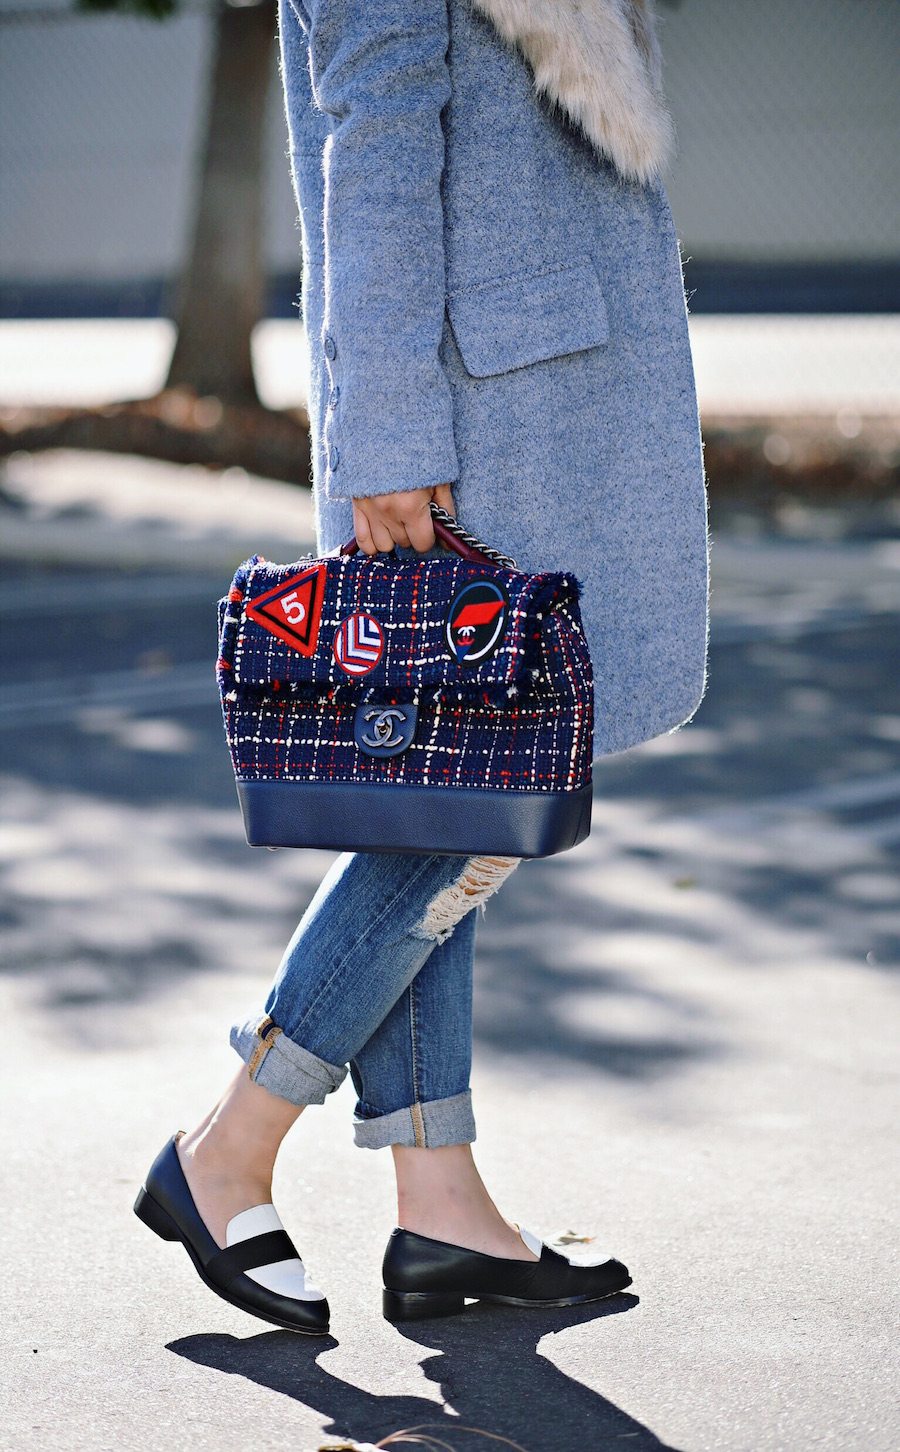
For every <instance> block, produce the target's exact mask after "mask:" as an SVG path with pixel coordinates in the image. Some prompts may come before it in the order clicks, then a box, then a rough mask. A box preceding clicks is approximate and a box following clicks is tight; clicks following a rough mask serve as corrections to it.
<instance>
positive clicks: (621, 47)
mask: <svg viewBox="0 0 900 1452" xmlns="http://www.w3.org/2000/svg"><path fill="white" fill-rule="evenodd" d="M472 4H473V5H474V7H475V9H476V10H480V11H481V12H482V14H483V15H485V16H487V17H488V19H489V20H491V21H493V23H494V25H495V27H496V29H497V30H498V31H499V33H500V35H501V36H502V37H503V38H504V40H506V41H508V42H510V43H511V44H512V45H515V46H518V48H519V49H520V50H521V52H522V53H523V55H524V56H525V58H526V60H527V61H528V63H529V65H530V66H531V69H532V71H533V73H534V84H535V88H536V90H537V91H538V92H540V93H542V94H544V95H545V96H546V97H547V98H548V100H549V101H550V102H551V103H552V104H553V105H554V106H556V107H558V108H559V110H561V111H562V112H564V113H565V115H566V116H567V117H568V119H569V120H570V121H572V122H574V123H575V124H576V125H577V126H579V127H580V128H581V130H582V131H583V132H584V133H585V135H586V136H587V137H588V138H589V140H590V141H592V142H593V144H594V145H595V146H596V147H597V149H598V150H599V151H601V152H603V154H604V155H605V156H607V157H608V158H609V159H610V160H611V161H612V162H613V163H614V164H615V166H616V167H617V168H618V170H619V171H620V172H621V173H622V175H623V176H625V177H627V178H629V179H630V180H634V181H639V182H649V181H651V180H653V179H655V178H656V177H658V176H659V174H660V172H661V171H662V170H663V168H664V167H665V166H666V165H667V164H668V162H669V161H670V160H671V157H672V154H673V152H674V147H675V132H674V127H673V124H672V118H671V115H670V114H669V111H668V108H667V106H666V101H665V98H664V96H663V91H662V60H661V56H660V50H659V42H658V40H657V36H656V27H655V17H654V14H653V10H652V0H472Z"/></svg>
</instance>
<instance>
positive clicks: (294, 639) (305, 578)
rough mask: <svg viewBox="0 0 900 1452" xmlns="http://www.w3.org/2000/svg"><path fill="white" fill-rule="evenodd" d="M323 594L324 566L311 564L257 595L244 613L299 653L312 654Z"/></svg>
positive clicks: (317, 631)
mask: <svg viewBox="0 0 900 1452" xmlns="http://www.w3.org/2000/svg"><path fill="white" fill-rule="evenodd" d="M324 595H325V566H324V565H313V566H312V567H311V568H310V569H308V570H304V571H303V572H302V573H301V574H299V575H292V576H291V578H290V579H289V580H283V581H282V582H281V584H280V585H277V586H276V587H275V589H274V590H269V591H268V592H267V593H266V594H265V595H258V596H257V597H256V599H255V600H251V601H250V603H249V604H248V605H247V607H246V610H245V612H244V613H245V614H246V616H247V619H248V620H253V621H255V622H256V624H257V625H261V626H262V627H263V629H264V630H268V631H269V632H270V633H271V634H272V635H277V636H278V639H279V640H283V641H284V643H285V645H289V646H290V647H291V648H292V650H296V651H299V653H300V655H315V653H316V639H317V636H318V633H319V621H320V620H321V618H322V600H323V598H324Z"/></svg>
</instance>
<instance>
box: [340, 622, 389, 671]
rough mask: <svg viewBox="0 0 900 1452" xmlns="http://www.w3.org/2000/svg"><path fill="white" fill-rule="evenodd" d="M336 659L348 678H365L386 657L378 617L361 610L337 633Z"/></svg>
mask: <svg viewBox="0 0 900 1452" xmlns="http://www.w3.org/2000/svg"><path fill="white" fill-rule="evenodd" d="M333 650H334V658H335V660H336V661H337V663H338V665H339V666H340V668H341V670H342V671H346V672H347V675H348V676H365V675H368V673H369V671H373V670H374V669H375V667H376V666H377V664H378V662H379V661H380V660H381V657H382V656H383V655H384V631H383V630H382V628H381V626H380V625H379V623H378V621H377V620H376V619H375V616H374V615H367V614H366V612H365V611H364V610H357V611H356V612H355V614H353V615H348V616H347V619H346V620H342V621H341V623H340V625H339V626H338V628H337V630H336V631H335V633H334V646H333Z"/></svg>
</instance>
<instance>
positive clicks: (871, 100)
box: [0, 0, 900, 413]
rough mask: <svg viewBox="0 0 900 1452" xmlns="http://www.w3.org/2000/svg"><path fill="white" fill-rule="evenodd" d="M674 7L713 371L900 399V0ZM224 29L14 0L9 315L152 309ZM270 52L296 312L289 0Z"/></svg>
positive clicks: (7, 102)
mask: <svg viewBox="0 0 900 1452" xmlns="http://www.w3.org/2000/svg"><path fill="white" fill-rule="evenodd" d="M657 9H658V13H659V27H660V33H661V38H662V44H663V50H664V56H665V77H666V89H667V93H668V96H669V99H670V103H671V105H672V110H673V114H674V116H675V122H676V127H677V132H678V143H679V148H678V157H677V162H676V165H675V168H674V171H673V173H672V176H671V180H670V182H669V193H670V197H671V200H672V206H673V211H674V213H675V219H676V224H677V228H678V233H679V236H680V238H681V242H682V249H683V252H684V255H685V258H686V276H687V282H688V289H689V300H690V307H691V312H692V321H693V326H694V328H695V333H696V337H697V345H698V368H699V369H700V371H701V373H705V374H706V375H707V377H708V386H709V387H710V388H712V389H713V390H715V386H716V385H717V383H718V384H720V385H721V381H722V380H723V379H727V380H730V381H729V383H728V389H727V392H728V397H729V399H730V400H731V402H732V404H733V402H734V400H735V399H736V398H739V397H740V395H741V389H742V383H741V369H742V367H743V368H744V370H745V382H746V387H745V390H744V392H745V397H746V407H747V408H748V409H749V408H756V407H772V406H777V399H778V397H779V396H781V394H782V392H783V390H784V389H786V390H787V394H790V390H791V387H793V388H794V391H795V397H794V403H795V405H796V406H797V407H804V406H815V401H816V399H818V400H819V405H820V406H821V407H823V408H831V407H833V406H846V407H849V408H851V409H858V410H860V411H863V412H866V411H874V412H881V413H884V412H886V411H889V410H890V408H891V407H892V406H895V404H896V393H895V389H896V385H897V379H898V377H900V211H898V197H900V145H898V102H897V99H896V95H897V88H896V85H895V84H894V82H895V75H894V71H895V66H896V55H897V52H898V44H897V43H898V41H900V5H898V4H897V3H896V0H794V3H792V4H791V5H790V6H785V5H783V4H782V3H781V0H756V3H754V5H752V6H748V5H746V3H743V0H680V3H666V0H659V3H658V6H657ZM213 31H214V24H213V11H212V8H211V5H209V4H204V3H196V0H192V3H190V4H188V5H183V6H182V7H181V8H180V9H179V11H178V13H177V15H176V16H175V17H173V18H172V19H170V20H166V21H163V22H157V21H152V20H143V19H138V18H136V17H134V16H127V15H117V14H107V15H96V14H94V15H85V14H82V13H80V12H76V11H74V10H73V9H72V8H70V7H69V6H68V5H66V4H64V3H59V4H56V5H48V4H47V0H39V3H34V4H32V5H28V4H26V5H23V4H21V3H18V4H17V5H16V6H15V7H10V6H7V7H4V6H3V5H2V4H0V204H2V213H3V227H2V241H0V316H4V317H6V318H11V317H12V318H15V317H19V318H24V317H59V316H67V315H68V316H110V315H112V316H120V317H129V316H154V315H157V314H158V313H159V311H160V309H161V308H162V306H163V300H164V298H165V297H166V282H167V280H168V279H170V278H172V277H173V276H175V275H177V271H178V268H179V264H180V260H181V258H182V255H183V252H184V249H185V245H186V236H187V228H188V225H189V219H190V208H191V200H192V196H193V191H194V187H195V180H196V168H197V163H198V151H199V146H200V141H201V138H202V121H203V111H204V105H205V97H206V83H207V71H208V63H209V54H210V45H211V41H212V38H213ZM272 51H273V59H272V84H271V86H270V91H269V98H268V115H267V146H266V169H267V171H266V185H267V214H266V221H265V237H266V256H267V263H268V269H269V272H270V276H271V279H272V292H271V297H272V308H271V310H272V312H273V313H274V314H275V315H280V316H283V317H288V316H296V307H295V303H296V293H297V287H298V281H299V279H298V268H299V230H298V224H297V220H296V216H295V206H294V199H293V196H292V194H291V189H290V180H289V172H288V164H287V160H286V154H285V153H286V146H287V141H286V132H285V124H284V117H283V114H282V100H281V93H280V87H279V83H278V76H277V66H276V46H275V35H274V18H273V42H272ZM707 314H718V315H719V316H717V317H715V318H707V316H706V315H707ZM750 314H757V315H760V314H761V315H773V314H774V315H777V316H776V317H774V318H773V317H772V316H762V317H760V316H757V317H751V316H749V315H750ZM810 314H812V315H815V316H814V317H810V316H809V315H810ZM861 315H864V316H861ZM810 370H812V373H811V372H810ZM816 373H817V379H816V378H815V377H813V375H814V374H816ZM801 375H804V376H805V378H806V381H807V383H808V385H809V386H808V388H807V395H808V396H806V395H804V394H803V386H802V384H803V377H801ZM798 389H799V394H797V390H798ZM720 391H721V389H720ZM785 396H786V395H785ZM798 399H799V402H798ZM717 406H718V405H717Z"/></svg>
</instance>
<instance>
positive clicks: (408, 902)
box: [230, 852, 478, 1149]
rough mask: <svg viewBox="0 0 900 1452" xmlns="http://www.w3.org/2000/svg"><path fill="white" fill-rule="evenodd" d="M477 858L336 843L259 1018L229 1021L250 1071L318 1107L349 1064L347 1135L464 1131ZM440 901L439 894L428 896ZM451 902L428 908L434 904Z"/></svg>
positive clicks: (379, 1138)
mask: <svg viewBox="0 0 900 1452" xmlns="http://www.w3.org/2000/svg"><path fill="white" fill-rule="evenodd" d="M477 861H478V859H473V858H465V857H447V856H438V855H432V856H421V855H416V854H407V853H370V852H357V853H343V854H342V855H341V856H340V857H338V858H337V859H336V860H335V862H334V863H333V864H332V866H331V868H330V869H329V871H328V872H327V873H326V875H325V877H324V878H323V880H322V882H321V884H320V886H319V888H318V890H317V892H316V894H315V896H314V898H313V900H312V902H311V903H310V905H309V907H308V908H307V910H306V912H305V913H304V915H303V917H302V919H301V921H300V923H299V925H298V927H297V929H296V932H295V933H294V935H293V937H292V939H291V941H290V943H289V944H288V946H287V948H286V950H285V953H284V956H283V958H282V961H281V964H280V967H279V969H278V972H277V974H276V977H275V981H274V983H273V984H272V987H271V989H270V991H269V995H268V997H267V998H266V1001H265V1010H264V1012H263V1013H262V1014H259V1013H257V1014H255V1015H254V1016H253V1017H251V1018H249V1019H248V1020H246V1021H245V1022H243V1023H235V1024H233V1025H232V1027H231V1034H230V1042H231V1044H232V1047H233V1048H234V1049H236V1051H237V1052H238V1054H239V1055H240V1056H241V1058H243V1059H244V1061H245V1062H246V1063H247V1066H248V1072H249V1074H250V1077H251V1078H252V1079H253V1080H254V1081H255V1082H256V1083H259V1084H261V1085H263V1087H265V1088H267V1089H269V1090H270V1091H271V1092H272V1093H273V1094H278V1095H279V1096H281V1097H282V1098H285V1099H288V1100H290V1101H291V1102H292V1103H294V1104H304V1105H306V1104H321V1103H323V1102H324V1100H325V1098H326V1096H327V1095H328V1094H330V1093H331V1092H332V1091H333V1090H335V1089H336V1088H337V1087H338V1086H339V1085H340V1084H341V1083H342V1081H343V1079H344V1078H345V1076H346V1074H347V1070H348V1067H349V1070H350V1073H351V1075H352V1080H353V1084H354V1086H355V1088H356V1091H357V1095H358V1099H357V1103H356V1109H355V1117H354V1134H355V1140H356V1143H357V1144H358V1145H361V1146H364V1147H368V1148H372V1149H375V1148H379V1147H382V1146H384V1145H388V1144H405V1145H417V1146H427V1147H433V1146H435V1145H443V1144H464V1143H469V1142H470V1141H471V1140H473V1139H474V1138H475V1121H474V1118H473V1115H472V1106H471V1094H470V1090H469V1071H470V1067H471V1054H472V964H473V954H474V944H475V929H476V917H477V912H476V910H475V909H476V907H477V902H478V899H477V898H476V897H472V898H471V902H472V907H471V908H468V907H466V903H468V902H469V900H470V899H469V898H467V897H466V898H464V899H463V898H460V896H459V884H460V883H461V881H462V879H463V877H464V876H465V875H466V874H467V873H468V872H470V871H471V864H473V863H477ZM442 893H447V894H448V897H447V898H444V899H440V894H442ZM436 899H440V901H439V907H440V905H441V903H443V904H444V906H445V907H447V908H448V909H449V911H448V912H445V913H444V914H439V915H438V916H437V917H435V916H434V915H433V912H432V914H429V910H430V909H433V906H434V904H435V900H436Z"/></svg>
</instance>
